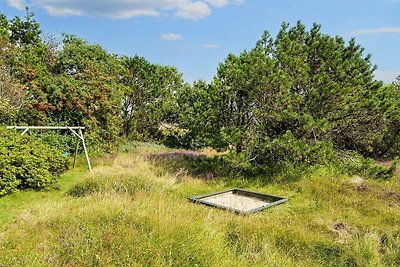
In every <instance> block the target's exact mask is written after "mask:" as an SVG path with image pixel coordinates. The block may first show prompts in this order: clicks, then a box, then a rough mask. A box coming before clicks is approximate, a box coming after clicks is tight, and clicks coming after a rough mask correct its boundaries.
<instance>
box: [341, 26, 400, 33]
mask: <svg viewBox="0 0 400 267" xmlns="http://www.w3.org/2000/svg"><path fill="white" fill-rule="evenodd" d="M378 33H400V27H384V28H374V29H359V30H355V31H352V32H351V33H349V34H350V35H365V34H378Z"/></svg>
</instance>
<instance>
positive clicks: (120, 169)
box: [0, 144, 400, 266]
mask: <svg viewBox="0 0 400 267" xmlns="http://www.w3.org/2000/svg"><path fill="white" fill-rule="evenodd" d="M121 151H123V152H119V153H116V154H113V155H110V156H98V157H95V158H93V166H94V169H93V173H92V174H90V173H88V172H87V171H86V167H85V165H84V161H83V159H82V160H81V162H80V165H79V167H78V168H77V169H75V170H70V171H68V172H67V173H66V174H64V175H63V176H62V177H61V180H60V185H61V186H60V189H59V190H53V191H47V192H33V191H30V192H20V193H18V194H15V195H11V196H7V197H3V198H0V211H1V214H0V266H400V227H399V225H400V184H399V177H397V178H396V179H393V180H392V181H371V180H368V181H366V182H364V183H363V184H353V183H351V181H350V177H344V176H338V175H337V174H336V173H334V172H333V171H330V170H328V169H324V168H316V169H314V170H312V171H310V174H309V175H308V176H307V177H304V178H301V179H298V180H296V181H290V182H282V180H279V181H276V182H271V181H269V182H266V181H263V180H262V179H258V180H253V181H248V180H245V179H228V178H213V179H200V178H198V177H193V176H191V175H190V172H188V171H187V170H186V169H184V168H175V167H174V168H172V167H171V168H168V167H166V166H165V164H164V165H163V164H155V162H154V160H150V159H148V158H147V157H146V155H147V154H149V153H158V152H164V151H167V150H166V149H164V148H162V147H157V146H154V145H145V144H141V145H139V146H137V147H129V146H127V147H125V148H123V149H122V150H121ZM172 160H176V161H179V160H182V158H180V157H176V158H175V159H172ZM232 187H240V188H244V189H249V190H254V191H258V192H262V193H268V194H274V195H280V196H284V197H288V198H289V199H290V200H289V201H288V202H286V203H285V204H282V205H279V206H276V207H272V208H271V209H267V210H264V211H262V212H259V213H255V214H252V215H250V216H242V215H236V214H234V213H231V212H228V211H223V210H218V209H214V208H210V207H206V206H202V205H198V204H193V203H190V202H189V201H188V200H187V197H188V196H191V195H200V194H206V193H210V192H214V191H217V190H223V189H228V188H232Z"/></svg>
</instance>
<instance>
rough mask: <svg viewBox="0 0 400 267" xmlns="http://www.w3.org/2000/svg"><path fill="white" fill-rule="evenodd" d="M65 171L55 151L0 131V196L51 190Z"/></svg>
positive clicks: (12, 133)
mask: <svg viewBox="0 0 400 267" xmlns="http://www.w3.org/2000/svg"><path fill="white" fill-rule="evenodd" d="M67 168H68V162H67V160H66V159H65V158H64V157H63V156H62V155H61V152H60V151H59V150H58V149H56V148H53V147H50V146H48V145H45V144H43V143H42V142H40V141H39V140H37V139H35V138H33V137H30V136H28V135H24V136H23V137H21V136H20V134H18V133H14V132H10V131H9V130H6V129H3V128H0V178H1V179H0V196H4V195H6V194H9V193H12V192H15V191H18V190H20V189H27V188H32V189H48V188H51V187H52V186H54V185H56V183H57V178H58V177H59V176H60V175H61V174H62V173H63V172H64V171H66V170H67Z"/></svg>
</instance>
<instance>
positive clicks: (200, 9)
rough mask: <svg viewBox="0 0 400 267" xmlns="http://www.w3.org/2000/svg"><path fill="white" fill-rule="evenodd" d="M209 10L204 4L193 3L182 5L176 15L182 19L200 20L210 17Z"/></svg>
mask: <svg viewBox="0 0 400 267" xmlns="http://www.w3.org/2000/svg"><path fill="white" fill-rule="evenodd" d="M210 13H211V10H210V8H209V7H208V5H207V4H205V3H204V2H193V3H187V4H185V5H183V6H182V7H181V8H180V9H178V11H177V12H176V15H177V16H178V17H181V18H184V19H202V18H205V17H208V15H210Z"/></svg>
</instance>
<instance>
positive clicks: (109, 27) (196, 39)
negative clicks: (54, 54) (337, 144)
mask: <svg viewBox="0 0 400 267" xmlns="http://www.w3.org/2000/svg"><path fill="white" fill-rule="evenodd" d="M0 1H1V2H0V7H1V9H0V10H1V12H2V13H4V14H5V15H7V17H8V18H12V17H13V16H16V15H17V16H21V17H23V16H24V15H25V10H24V6H29V7H30V8H31V10H32V11H33V12H34V13H35V15H36V16H35V17H36V20H37V21H38V22H40V24H41V28H42V30H43V31H44V33H45V34H48V35H56V36H60V34H61V33H71V34H76V35H78V36H80V37H82V38H84V39H86V40H88V41H89V42H91V43H96V44H100V45H101V46H102V47H104V48H105V49H106V50H107V51H109V52H110V53H117V54H120V55H128V56H134V55H139V56H143V57H145V58H147V59H148V60H149V61H150V62H152V63H158V64H162V65H172V66H175V67H177V69H178V70H179V71H180V72H181V73H183V77H184V79H185V80H186V81H188V82H193V81H194V80H197V79H204V80H208V81H210V80H211V79H212V77H213V76H214V75H215V74H216V70H217V67H218V64H219V63H221V62H223V61H224V59H225V58H226V56H227V55H228V53H234V54H239V53H240V52H241V51H243V50H245V49H251V48H252V47H254V45H255V43H256V41H257V40H258V39H259V38H260V37H261V35H262V33H263V31H265V30H268V31H269V32H270V33H271V34H272V35H273V36H275V34H276V33H277V31H278V30H279V27H280V25H281V23H282V22H283V21H286V22H289V23H291V24H294V23H296V21H297V20H301V21H302V22H303V23H304V24H305V25H306V26H307V27H308V28H309V27H311V25H312V23H313V22H317V23H318V24H321V25H322V32H323V33H327V34H330V35H340V36H343V37H344V38H345V39H347V40H349V39H350V38H351V37H355V38H356V41H357V42H358V43H359V44H361V46H363V47H364V48H365V51H366V53H371V54H372V62H373V63H374V64H376V65H378V71H377V72H376V77H377V78H378V79H381V80H383V81H385V82H391V81H393V80H394V79H395V77H396V76H398V75H400V0H347V1H345V0H336V1H328V0H303V1H300V0H0Z"/></svg>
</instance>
